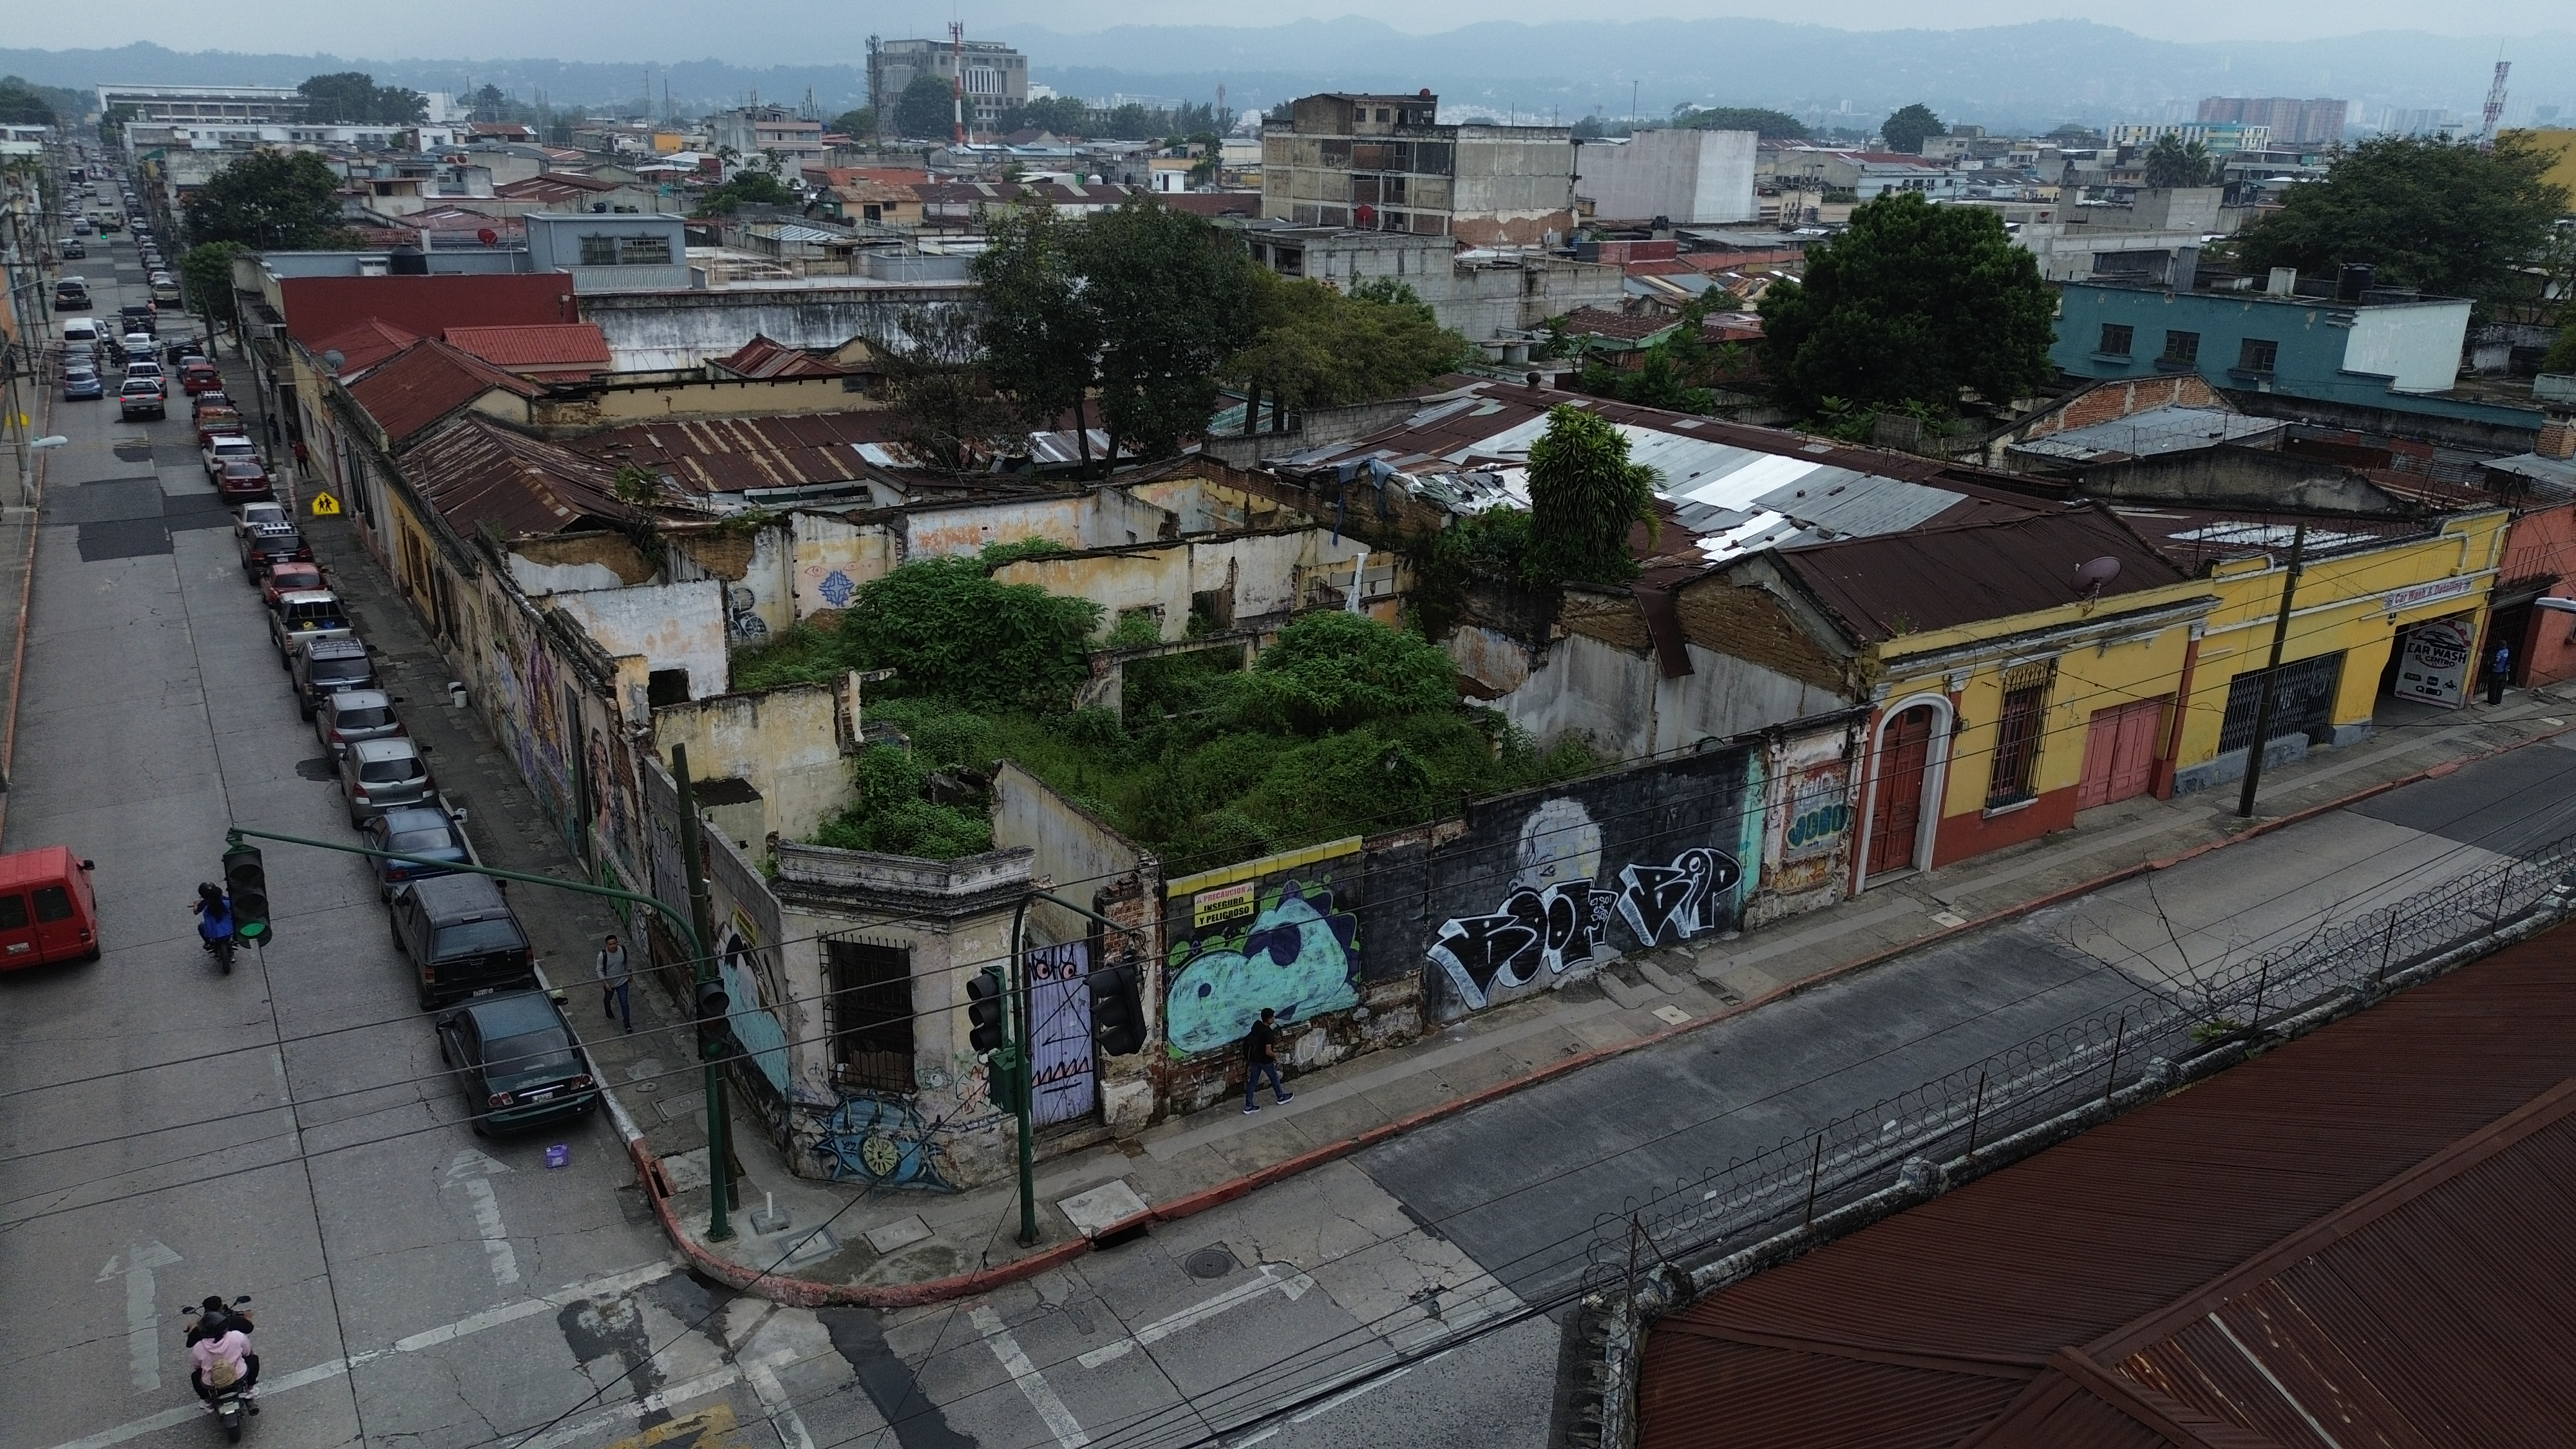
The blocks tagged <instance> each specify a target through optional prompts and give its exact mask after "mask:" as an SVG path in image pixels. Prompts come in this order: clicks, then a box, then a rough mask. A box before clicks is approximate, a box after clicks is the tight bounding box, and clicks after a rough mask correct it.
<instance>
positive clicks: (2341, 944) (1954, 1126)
mask: <svg viewBox="0 0 2576 1449" xmlns="http://www.w3.org/2000/svg"><path fill="white" fill-rule="evenodd" d="M2571 866H2576V836H2567V837H2563V838H2561V839H2559V840H2556V841H2553V842H2551V843H2550V844H2548V845H2545V846H2543V847H2541V848H2540V849H2539V850H2537V851H2535V852H2533V853H2531V854H2530V855H2528V856H2525V857H2523V858H2519V859H2513V860H2503V861H2496V862H2492V863H2490V864H2488V865H2486V866H2484V867H2481V868H2479V869H2477V870H2474V871H2471V872H2468V873H2466V874H2463V875H2460V876H2456V877H2453V878H2452V879H2450V880H2449V881H2446V882H2444V883H2443V884H2441V885H2438V886H2435V887H2432V888H2431V889H2428V890H2425V891H2421V892H2419V893H2417V894H2415V895H2412V896H2409V897H2406V898H2405V899H2403V900H2400V901H2397V902H2396V903H2394V904H2392V905H2389V906H2385V907H2382V908H2380V909H2378V910H2375V911H2371V912H2368V913H2366V914H2362V915H2358V916H2354V917H2351V918H2349V919H2346V920H2342V921H2335V922H2330V923H2327V924H2325V925H2322V926H2320V927H2319V928H2318V929H2317V930H2316V931H2314V932H2312V933H2310V934H2309V935H2308V936H2306V937H2304V938H2302V939H2300V940H2297V941H2294V942H2291V943H2288V944H2285V945H2282V946H2279V947H2277V948H2275V949H2273V950H2271V951H2268V952H2265V953H2263V954H2260V955H2257V956H2252V957H2249V958H2246V959H2242V960H2237V961H2232V962H2223V963H2221V964H2219V965H2217V966H2214V967H2212V968H2210V969H2209V970H2207V971H2205V972H2202V973H2199V974H2197V975H2193V976H2189V977H2186V978H2185V979H2183V980H2181V981H2180V982H2177V983H2173V984H2169V985H2167V986H2165V987H2162V988H2143V989H2141V990H2140V991H2139V992H2138V993H2137V994H2135V995H2134V996H2132V997H2131V998H2129V999H2128V1000H2127V1001H2125V1002H2123V1003H2121V1004H2119V1005H2118V1006H2116V1007H2112V1008H2108V1009H2105V1010H2103V1011H2101V1012H2099V1013H2097V1014H2095V1015H2092V1016H2090V1017H2087V1018H2085V1019H2083V1020H2081V1021H2077V1022H2073V1023H2070V1024H2068V1025H2066V1026H2062V1027H2059V1028H2057V1029H2056V1030H2053V1031H2050V1032H2047V1033H2045V1034H2043V1035H2041V1036H2038V1037H2034V1038H2032V1039H2031V1040H2028V1041H2025V1042H2021V1043H2019V1044H2017V1045H2015V1046H2012V1047H2009V1048H2007V1049H2005V1050H2003V1051H2001V1052H1997V1053H1995V1054H1994V1055H1992V1056H1989V1057H1987V1058H1986V1059H1984V1060H1983V1061H1979V1062H1975V1063H1972V1064H1970V1065H1967V1066H1963V1067H1961V1068H1959V1069H1958V1070H1957V1071H1954V1072H1951V1073H1949V1074H1947V1075H1945V1076H1942V1077H1938V1078H1936V1079H1934V1080H1932V1081H1929V1082H1926V1083H1924V1084H1923V1085H1921V1086H1919V1087H1915V1088H1913V1089H1911V1090H1909V1091H1906V1092H1903V1093H1901V1094H1899V1095H1897V1096H1894V1097H1890V1098H1887V1099H1886V1100H1884V1101H1881V1102H1879V1103H1877V1104H1876V1105H1874V1106H1872V1107H1870V1108H1868V1109H1867V1110H1864V1111H1856V1112H1852V1113H1850V1114H1848V1115H1846V1116H1843V1117H1840V1118H1837V1119H1835V1120H1833V1121H1830V1122H1827V1123H1826V1124H1824V1125H1823V1126H1821V1127H1818V1128H1816V1129H1814V1130H1812V1131H1809V1132H1806V1133H1803V1134H1800V1135H1798V1136H1795V1137H1790V1138H1787V1139H1784V1140H1783V1141H1781V1142H1779V1143H1778V1144H1776V1145H1774V1146H1772V1147H1770V1148H1767V1149H1765V1150H1763V1151H1760V1152H1756V1153H1754V1154H1752V1155H1751V1156H1748V1157H1744V1158H1739V1159H1737V1160H1734V1161H1731V1162H1729V1163H1727V1164H1726V1165H1725V1166H1724V1167H1722V1168H1717V1169H1714V1170H1712V1171H1709V1172H1707V1173H1705V1174H1703V1175H1701V1176H1699V1177H1696V1178H1693V1179H1690V1180H1687V1181H1683V1182H1679V1183H1676V1184H1675V1185H1674V1186H1673V1188H1672V1189H1671V1190H1670V1191H1667V1192H1663V1193H1659V1194H1657V1195H1656V1196H1655V1197H1653V1198H1651V1199H1649V1200H1647V1201H1645V1202H1643V1203H1641V1204H1639V1205H1637V1206H1636V1207H1635V1208H1634V1209H1633V1210H1631V1211H1630V1212H1628V1213H1626V1214H1623V1215H1621V1216H1619V1217H1618V1218H1616V1219H1607V1218H1605V1220H1604V1221H1603V1222H1602V1223H1601V1225H1600V1231H1599V1235H1598V1236H1597V1237H1596V1239H1595V1240H1594V1243H1593V1246H1592V1250H1591V1253H1590V1259H1589V1266H1588V1269H1587V1276H1588V1277H1589V1278H1590V1279H1591V1280H1592V1282H1593V1284H1594V1285H1595V1286H1599V1287H1610V1286H1613V1285H1615V1284H1616V1283H1617V1282H1618V1281H1619V1280H1620V1279H1622V1278H1626V1277H1632V1276H1633V1275H1634V1272H1635V1262H1636V1249H1637V1245H1638V1243H1639V1242H1641V1241H1642V1242H1645V1243H1650V1244H1651V1245H1652V1256H1653V1257H1654V1258H1655V1259H1656V1260H1658V1261H1660V1262H1662V1263H1665V1264H1670V1265H1676V1266H1680V1265H1687V1264H1690V1263H1693V1262H1699V1261H1706V1260H1709V1259H1712V1258H1715V1257H1719V1256H1722V1255H1724V1254H1726V1253H1728V1252H1731V1251H1734V1250H1736V1249H1738V1248H1741V1247H1744V1246H1746V1245H1749V1244H1752V1243H1755V1242H1759V1241H1761V1240H1763V1239H1765V1238H1768V1237H1771V1236H1773V1235H1775V1234H1777V1233H1779V1232H1781V1231H1783V1230H1785V1229H1788V1228H1793V1227H1796V1226H1797V1225H1799V1224H1800V1223H1801V1222H1802V1221H1809V1220H1812V1219H1813V1218H1815V1217H1816V1216H1818V1215H1820V1214H1823V1213H1825V1212H1828V1211H1831V1210H1832V1209H1834V1208H1836V1207H1839V1206H1842V1205H1844V1204H1846V1203H1850V1202H1853V1201H1856V1200H1858V1199H1860V1198H1862V1197H1865V1196H1867V1195H1868V1194H1871V1193H1874V1192H1877V1191H1879V1190H1881V1189H1884V1188H1886V1187H1888V1186H1889V1185H1891V1184H1892V1183H1893V1182H1895V1181H1896V1174H1897V1172H1898V1170H1899V1168H1900V1167H1901V1166H1903V1165H1904V1164H1905V1163H1907V1162H1909V1161H1911V1160H1913V1159H1915V1158H1925V1159H1929V1160H1930V1161H1931V1162H1935V1163H1939V1162H1946V1161H1951V1160H1955V1159H1957V1158H1959V1157H1961V1156H1963V1155H1966V1154H1971V1153H1973V1152H1974V1151H1975V1150H1976V1148H1977V1146H1978V1145H1979V1144H1981V1143H1993V1142H1996V1141H1999V1140H2000V1139H2002V1138H2004V1137H2006V1136H2009V1135H2011V1134H2012V1133H2015V1132H2019V1131H2021V1130H2023V1129H2026V1128H2030V1127H2035V1126H2038V1125H2039V1124H2042V1123H2045V1122H2048V1121H2051V1120H2052V1119H2055V1118H2057V1117H2059V1116H2061V1115H2062V1114H2064V1113H2066V1112H2068V1111H2070V1110H2072V1109H2075V1108H2078V1107H2081V1106H2084V1105H2086V1104H2088V1103H2092V1102H2095V1101H2100V1100H2104V1099H2108V1098H2109V1097H2110V1096H2111V1095H2112V1094H2113V1093H2114V1092H2115V1091H2117V1090H2119V1089H2121V1088H2126V1087H2132V1086H2136V1085H2139V1084H2141V1083H2143V1082H2146V1081H2149V1080H2151V1079H2154V1077H2155V1074H2158V1073H2166V1074H2170V1072H2171V1070H2172V1068H2171V1067H2170V1066H2169V1065H2167V1064H2169V1063H2172V1062H2179V1061H2182V1060H2183V1059H2185V1058H2187V1057H2190V1056H2191V1055H2193V1054H2194V1053H2196V1052H2200V1051H2205V1050H2212V1049H2217V1048H2220V1047H2223V1046H2224V1045H2226V1044H2228V1043H2230V1042H2233V1041H2237V1040H2240V1039H2243V1038H2245V1037H2248V1036H2249V1035H2252V1034H2256V1033H2259V1032H2261V1031H2263V1030H2264V1029H2265V1026H2266V1023H2278V1022H2280V1021H2283V1020H2285V1019H2288V1018H2290V1017H2295V1016H2298V1015H2300V1014H2302V1013H2304V1012H2307V1011H2310V1010H2313V1009H2314V1008H2316V1007H2318V1006H2321V1005H2324V1004H2326V1003H2328V1002H2331V1001H2333V1000H2335V999H2336V998H2338V997H2340V996H2343V995H2346V994H2348V993H2354V992H2365V993H2366V992H2369V991H2373V990H2375V989H2377V987H2378V986H2379V984H2380V983H2381V982H2382V981H2384V980H2385V979H2386V978H2387V976H2388V975H2389V974H2390V973H2391V972H2394V971H2398V970H2402V969H2404V968H2405V967H2406V966H2408V965H2409V964H2410V963H2412V962H2416V961H2420V960H2424V959H2427V958H2430V957H2432V956H2435V955H2438V954H2440V953H2441V952H2444V951H2447V950H2450V949H2453V948H2455V947H2457V946H2459V945H2462V944H2464V943H2466V942H2469V941H2471V940H2474V939H2475V938H2477V937H2478V936H2480V935H2481V934H2483V933H2486V932H2489V931H2492V930H2494V929H2496V928H2497V927H2498V926H2500V925H2502V924H2503V923H2504V922H2506V921H2508V920H2510V919H2512V918H2514V917H2516V916H2518V915H2520V914H2521V913H2522V912H2524V911H2526V910H2528V909H2530V908H2531V907H2533V906H2534V905H2536V904H2538V903H2539V902H2540V901H2541V900H2542V898H2543V897H2545V896H2547V895H2548V893H2549V892H2550V890H2551V889H2552V888H2553V887H2554V886H2555V885H2557V884H2558V882H2559V880H2560V878H2561V877H2562V876H2565V875H2566V874H2567V873H2568V871H2569V869H2570V867H2571Z"/></svg>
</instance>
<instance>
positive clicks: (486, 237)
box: [474, 226, 501, 247]
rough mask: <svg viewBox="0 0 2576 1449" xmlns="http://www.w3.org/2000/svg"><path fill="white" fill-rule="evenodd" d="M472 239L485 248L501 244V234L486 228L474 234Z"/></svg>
mask: <svg viewBox="0 0 2576 1449" xmlns="http://www.w3.org/2000/svg"><path fill="white" fill-rule="evenodd" d="M474 239H475V240H476V241H479V242H481V243H482V244H483V245H485V246H487V247H496V246H499V245H500V244H501V234H500V233H499V232H497V231H494V230H493V229H492V228H490V227H488V226H487V227H485V228H483V229H482V230H481V231H478V232H476V233H474Z"/></svg>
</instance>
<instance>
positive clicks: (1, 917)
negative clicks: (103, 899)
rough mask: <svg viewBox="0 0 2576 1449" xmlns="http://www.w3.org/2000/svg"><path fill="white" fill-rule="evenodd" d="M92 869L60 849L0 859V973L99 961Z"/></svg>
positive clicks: (25, 851)
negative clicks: (59, 963) (55, 963)
mask: <svg viewBox="0 0 2576 1449" xmlns="http://www.w3.org/2000/svg"><path fill="white" fill-rule="evenodd" d="M95 868H96V867H95V865H94V863H93V862H90V861H86V860H83V859H81V858H80V857H78V856H76V855H74V854H72V853H71V851H70V850H69V849H67V848H65V847H63V846H60V845H47V846H42V847H40V848H38V849H35V850H22V851H19V852H18V853H17V854H15V855H0V971H9V970H14V969H16V968H18V967H20V966H35V965H39V964H41V963H43V962H47V961H95V960H97V959H98V898H97V897H96V896H94V895H92V894H91V893H90V888H89V873H90V871H91V870H93V869H95Z"/></svg>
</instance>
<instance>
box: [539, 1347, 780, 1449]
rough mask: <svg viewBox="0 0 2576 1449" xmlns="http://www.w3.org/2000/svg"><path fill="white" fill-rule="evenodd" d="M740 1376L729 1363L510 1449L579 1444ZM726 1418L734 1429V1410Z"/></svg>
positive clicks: (712, 1390)
mask: <svg viewBox="0 0 2576 1449" xmlns="http://www.w3.org/2000/svg"><path fill="white" fill-rule="evenodd" d="M741 1377H742V1370H740V1369H738V1368H736V1367H734V1366H733V1365H732V1364H726V1365H725V1366H724V1367H723V1368H720V1369H717V1370H716V1371H715V1372H714V1373H710V1374H700V1375H699V1376H698V1377H696V1378H693V1379H691V1380H689V1381H688V1382H687V1383H684V1384H673V1385H671V1386H670V1387H669V1388H666V1389H655V1390H654V1391H653V1392H651V1393H649V1394H646V1395H645V1396H644V1397H642V1398H640V1399H631V1400H629V1401H627V1402H626V1403H623V1404H617V1405H613V1406H611V1407H610V1408H608V1409H607V1410H605V1411H604V1412H601V1413H597V1414H593V1415H591V1416H590V1417H589V1418H587V1419H584V1420H582V1421H581V1422H580V1423H577V1424H566V1425H564V1426H562V1427H561V1428H556V1429H548V1430H547V1431H545V1432H544V1433H542V1434H535V1435H531V1436H529V1437H528V1438H525V1439H520V1440H515V1441H513V1442H512V1443H511V1444H510V1449H557V1446H559V1445H564V1444H572V1443H577V1442H579V1441H580V1440H582V1439H585V1438H588V1437H589V1436H591V1435H593V1434H596V1433H598V1432H599V1431H601V1430H602V1429H606V1428H609V1427H611V1426H613V1425H616V1424H621V1423H624V1422H625V1421H627V1420H629V1419H640V1418H642V1417H644V1416H645V1415H646V1414H659V1413H664V1412H667V1411H668V1410H669V1409H670V1407H671V1406H672V1405H673V1404H685V1403H687V1402H688V1401H689V1400H691V1399H703V1398H705V1397H706V1396H707V1395H709V1394H712V1393H715V1392H717V1391H719V1390H721V1389H724V1388H726V1387H729V1386H730V1385H731V1384H732V1383H733V1382H734V1380H736V1379H739V1378H741ZM724 1419H725V1422H724V1427H725V1428H727V1429H730V1428H732V1427H733V1411H732V1410H730V1409H727V1410H726V1411H725V1415H724Z"/></svg>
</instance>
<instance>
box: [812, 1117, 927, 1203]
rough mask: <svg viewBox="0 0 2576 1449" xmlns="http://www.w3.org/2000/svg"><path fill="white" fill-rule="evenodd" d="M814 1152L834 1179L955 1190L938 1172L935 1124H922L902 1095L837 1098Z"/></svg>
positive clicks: (891, 1185) (835, 1180)
mask: <svg viewBox="0 0 2576 1449" xmlns="http://www.w3.org/2000/svg"><path fill="white" fill-rule="evenodd" d="M814 1155H815V1156H816V1157H818V1158H820V1159H821V1160H822V1163H823V1170H824V1173H825V1175H827V1176H829V1177H830V1178H831V1179H832V1181H834V1182H853V1181H855V1182H868V1183H875V1184H876V1185H878V1186H880V1187H920V1188H928V1189H930V1190H932V1191H934V1192H954V1191H955V1190H956V1189H955V1187H953V1186H952V1185H951V1184H950V1183H949V1181H948V1178H947V1176H946V1174H944V1173H943V1172H942V1171H941V1162H940V1159H941V1156H942V1154H941V1152H940V1150H939V1134H938V1124H937V1123H925V1122H923V1121H922V1120H921V1112H920V1111H919V1109H917V1108H916V1107H914V1106H913V1104H912V1102H911V1100H910V1099H908V1098H904V1097H893V1096H884V1097H879V1096H857V1097H845V1098H843V1099H842V1100H841V1103H840V1105H838V1106H836V1107H834V1108H833V1109H832V1115H831V1117H830V1118H829V1119H828V1120H827V1121H826V1122H825V1123H824V1127H823V1136H822V1140H821V1141H818V1142H816V1143H815V1144H814Z"/></svg>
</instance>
